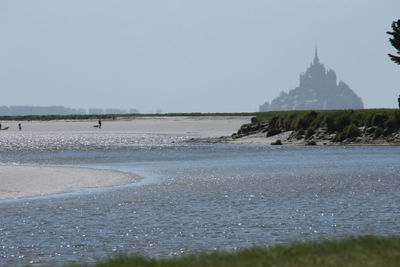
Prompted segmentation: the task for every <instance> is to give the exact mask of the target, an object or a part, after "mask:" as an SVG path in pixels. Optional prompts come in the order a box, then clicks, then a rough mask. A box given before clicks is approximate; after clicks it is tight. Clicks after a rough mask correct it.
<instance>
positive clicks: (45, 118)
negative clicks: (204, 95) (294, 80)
mask: <svg viewBox="0 0 400 267" xmlns="http://www.w3.org/2000/svg"><path fill="white" fill-rule="evenodd" d="M255 115H256V113H254V112H241V113H200V112H195V113H162V114H154V113H147V114H141V113H136V114H71V115H24V116H0V121H50V120H89V119H117V118H134V117H179V116H183V117H196V116H200V117H205V116H255Z"/></svg>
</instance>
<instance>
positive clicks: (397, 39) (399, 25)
mask: <svg viewBox="0 0 400 267" xmlns="http://www.w3.org/2000/svg"><path fill="white" fill-rule="evenodd" d="M392 29H393V32H386V33H387V34H390V35H392V36H393V37H392V38H389V41H390V43H391V44H392V46H393V47H394V48H396V49H397V54H400V19H399V20H398V21H393V23H392ZM388 55H389V57H390V59H391V60H392V61H394V62H395V63H397V64H399V65H400V57H399V56H394V55H392V54H388Z"/></svg>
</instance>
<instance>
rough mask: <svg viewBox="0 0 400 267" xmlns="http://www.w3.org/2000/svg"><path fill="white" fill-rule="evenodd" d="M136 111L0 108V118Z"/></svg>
mask: <svg viewBox="0 0 400 267" xmlns="http://www.w3.org/2000/svg"><path fill="white" fill-rule="evenodd" d="M137 113H139V111H138V110H137V109H133V108H131V109H116V108H109V109H100V108H89V109H82V108H79V109H75V108H67V107H64V106H45V107H41V106H0V116H24V115H73V114H137Z"/></svg>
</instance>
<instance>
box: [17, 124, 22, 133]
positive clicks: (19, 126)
mask: <svg viewBox="0 0 400 267" xmlns="http://www.w3.org/2000/svg"><path fill="white" fill-rule="evenodd" d="M18 130H20V131H21V130H22V125H21V123H18Z"/></svg>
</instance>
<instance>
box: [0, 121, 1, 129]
mask: <svg viewBox="0 0 400 267" xmlns="http://www.w3.org/2000/svg"><path fill="white" fill-rule="evenodd" d="M0 131H1V123H0Z"/></svg>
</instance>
